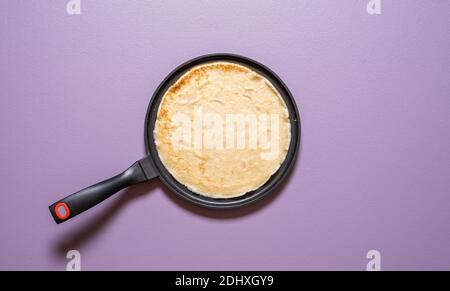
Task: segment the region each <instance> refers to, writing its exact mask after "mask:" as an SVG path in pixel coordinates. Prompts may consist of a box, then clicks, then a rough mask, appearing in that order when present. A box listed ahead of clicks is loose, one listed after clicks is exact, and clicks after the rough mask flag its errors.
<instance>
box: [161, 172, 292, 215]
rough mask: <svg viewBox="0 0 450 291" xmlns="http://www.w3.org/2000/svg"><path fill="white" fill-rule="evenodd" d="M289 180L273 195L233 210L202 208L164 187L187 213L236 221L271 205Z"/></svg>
mask: <svg viewBox="0 0 450 291" xmlns="http://www.w3.org/2000/svg"><path fill="white" fill-rule="evenodd" d="M287 180H288V179H286V180H284V181H283V182H282V183H281V184H280V185H279V186H278V187H277V188H276V189H275V190H274V191H273V192H272V193H270V194H268V195H267V196H265V197H263V198H261V199H260V200H258V201H256V202H254V203H251V204H249V205H246V206H242V207H238V208H231V209H212V208H206V207H202V206H198V205H195V204H193V203H191V202H189V201H187V200H185V199H183V198H181V197H178V196H177V195H176V194H175V193H173V192H172V191H170V190H169V189H168V188H167V187H166V186H165V185H164V186H163V187H162V189H163V191H164V193H165V194H166V196H167V197H168V198H169V199H170V200H171V201H172V202H173V203H175V204H176V205H177V206H178V207H180V208H182V209H184V210H185V211H188V212H191V213H194V214H196V215H199V216H204V217H207V218H211V219H236V218H239V217H242V216H248V215H251V214H253V213H256V212H258V211H259V210H261V209H263V208H265V207H266V206H267V205H269V204H271V203H272V202H273V201H274V200H275V199H276V198H277V197H278V196H279V195H280V193H281V192H283V188H284V187H285V186H286V184H287V182H288V181H287Z"/></svg>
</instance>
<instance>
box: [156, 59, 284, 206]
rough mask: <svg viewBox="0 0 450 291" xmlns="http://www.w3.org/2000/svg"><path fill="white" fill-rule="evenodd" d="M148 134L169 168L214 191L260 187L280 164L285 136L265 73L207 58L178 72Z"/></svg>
mask: <svg viewBox="0 0 450 291" xmlns="http://www.w3.org/2000/svg"><path fill="white" fill-rule="evenodd" d="M207 116H209V119H208V118H207ZM200 117H202V119H201V118H200ZM219 117H220V118H219ZM242 117H244V119H243V120H244V122H243V123H240V125H241V127H239V120H242V119H239V118H242ZM233 118H235V119H233ZM230 120H231V121H233V122H235V123H233V122H229V121H230ZM255 121H256V126H254V127H252V125H251V122H253V123H252V124H254V122H255ZM186 124H187V125H189V126H190V127H189V126H187V125H186ZM242 124H244V125H243V127H242ZM233 129H234V131H233ZM239 129H241V131H239ZM242 130H244V133H243V134H241V135H240V133H242ZM153 134H154V140H155V143H156V148H157V151H158V155H159V158H160V160H161V162H162V163H163V164H164V166H165V167H166V168H167V170H168V171H169V173H170V174H171V175H172V176H173V177H174V178H175V179H176V180H177V181H178V182H179V183H181V184H183V185H185V186H186V187H187V188H188V189H190V190H191V191H193V192H195V193H197V194H200V195H204V196H208V197H212V198H232V197H238V196H241V195H244V194H245V193H247V192H249V191H252V190H256V189H258V188H259V187H260V186H262V185H263V184H264V183H265V182H267V180H269V178H270V177H271V176H272V175H273V174H274V173H275V172H276V171H277V170H278V169H279V167H280V165H281V164H282V163H283V161H284V159H285V158H286V153H287V150H288V148H289V144H290V139H291V136H290V122H289V113H288V110H287V107H286V104H285V103H284V101H283V99H282V97H281V95H280V93H279V92H278V91H277V90H276V88H275V87H274V86H273V85H272V84H271V83H270V81H268V80H267V79H266V78H265V77H264V76H262V75H260V74H258V73H256V72H254V71H252V70H251V69H249V68H247V67H245V66H242V65H239V64H235V63H231V62H212V63H206V64H203V65H199V66H196V67H194V68H192V69H191V70H190V71H188V72H187V73H185V74H184V75H183V76H181V77H180V78H179V79H178V80H177V81H176V82H175V83H174V84H173V85H172V86H171V87H170V88H169V89H168V90H167V91H166V93H165V94H164V96H163V98H162V100H161V103H160V105H159V109H158V114H157V119H156V124H155V129H154V132H153ZM255 138H257V142H256V143H255V142H254V139H255ZM239 142H241V143H239ZM211 144H214V145H211ZM239 144H240V146H239ZM243 144H245V146H242V145H243Z"/></svg>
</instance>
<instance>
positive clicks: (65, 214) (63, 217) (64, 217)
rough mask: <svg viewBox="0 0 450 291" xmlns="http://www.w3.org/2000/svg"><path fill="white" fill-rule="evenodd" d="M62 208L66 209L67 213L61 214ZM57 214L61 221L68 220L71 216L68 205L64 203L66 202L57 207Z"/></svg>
mask: <svg viewBox="0 0 450 291" xmlns="http://www.w3.org/2000/svg"><path fill="white" fill-rule="evenodd" d="M61 207H62V208H64V210H65V211H66V213H64V214H62V213H60V212H59V209H60V208H61ZM55 213H56V216H58V218H59V219H61V220H64V219H66V218H68V217H69V216H70V209H69V206H67V204H66V203H64V202H60V203H58V204H56V205H55Z"/></svg>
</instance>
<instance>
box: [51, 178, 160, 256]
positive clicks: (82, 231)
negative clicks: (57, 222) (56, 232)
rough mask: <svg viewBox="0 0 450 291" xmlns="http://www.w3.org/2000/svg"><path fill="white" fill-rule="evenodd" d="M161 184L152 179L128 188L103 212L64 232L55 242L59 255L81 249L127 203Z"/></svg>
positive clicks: (55, 250)
mask: <svg viewBox="0 0 450 291" xmlns="http://www.w3.org/2000/svg"><path fill="white" fill-rule="evenodd" d="M159 184H160V182H159V181H157V180H151V181H148V182H145V183H142V184H137V185H134V186H131V187H129V188H127V189H126V190H125V191H124V192H123V193H120V194H119V197H118V198H117V199H116V200H115V201H114V202H112V204H111V205H109V207H108V208H106V209H105V210H104V211H103V212H101V213H100V214H98V215H96V216H93V217H91V219H90V221H89V222H87V223H85V224H82V225H80V226H78V227H77V228H75V229H71V230H70V231H69V232H68V233H64V234H63V235H62V236H61V237H60V238H58V239H57V241H56V243H55V244H54V252H55V253H56V254H57V255H58V256H59V257H64V256H65V254H66V252H67V251H68V250H71V249H78V250H79V249H81V248H82V247H83V246H84V245H85V244H86V243H88V242H89V241H91V240H93V239H94V238H95V237H96V236H97V235H98V234H100V233H101V232H102V230H104V229H105V228H106V227H107V225H108V224H110V223H111V222H112V220H113V218H114V217H115V216H116V215H117V214H118V213H119V212H120V210H121V209H122V208H123V207H124V206H125V205H126V204H128V203H130V202H131V201H132V200H134V199H137V198H139V197H141V196H144V195H145V194H148V193H149V192H150V191H151V190H152V189H154V188H157V187H158V186H159Z"/></svg>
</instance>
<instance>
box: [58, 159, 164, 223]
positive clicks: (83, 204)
mask: <svg viewBox="0 0 450 291" xmlns="http://www.w3.org/2000/svg"><path fill="white" fill-rule="evenodd" d="M156 176H158V174H157V171H156V169H155V166H154V165H153V163H152V162H151V158H150V157H146V158H144V159H142V160H140V161H137V162H136V163H134V164H133V165H131V167H129V168H128V169H127V170H125V171H124V172H123V173H121V174H119V175H116V176H114V177H112V178H110V179H107V180H105V181H102V182H100V183H97V184H95V185H92V186H90V187H87V188H85V189H83V190H80V191H78V192H76V193H74V194H72V195H69V196H67V197H66V198H63V199H61V200H59V201H57V202H55V203H53V204H52V205H50V206H49V209H50V213H51V214H52V216H53V219H54V220H55V222H56V223H57V224H60V223H61V222H64V221H66V220H69V219H70V218H72V217H74V216H76V215H78V214H80V213H82V212H84V211H86V210H88V209H89V208H91V207H93V206H95V205H97V204H98V203H100V202H102V201H103V200H105V199H107V198H109V197H110V196H112V195H113V194H115V193H116V192H118V191H120V190H122V189H124V188H126V187H128V186H131V185H134V184H137V183H141V182H145V181H148V180H150V179H152V178H154V177H156Z"/></svg>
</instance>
